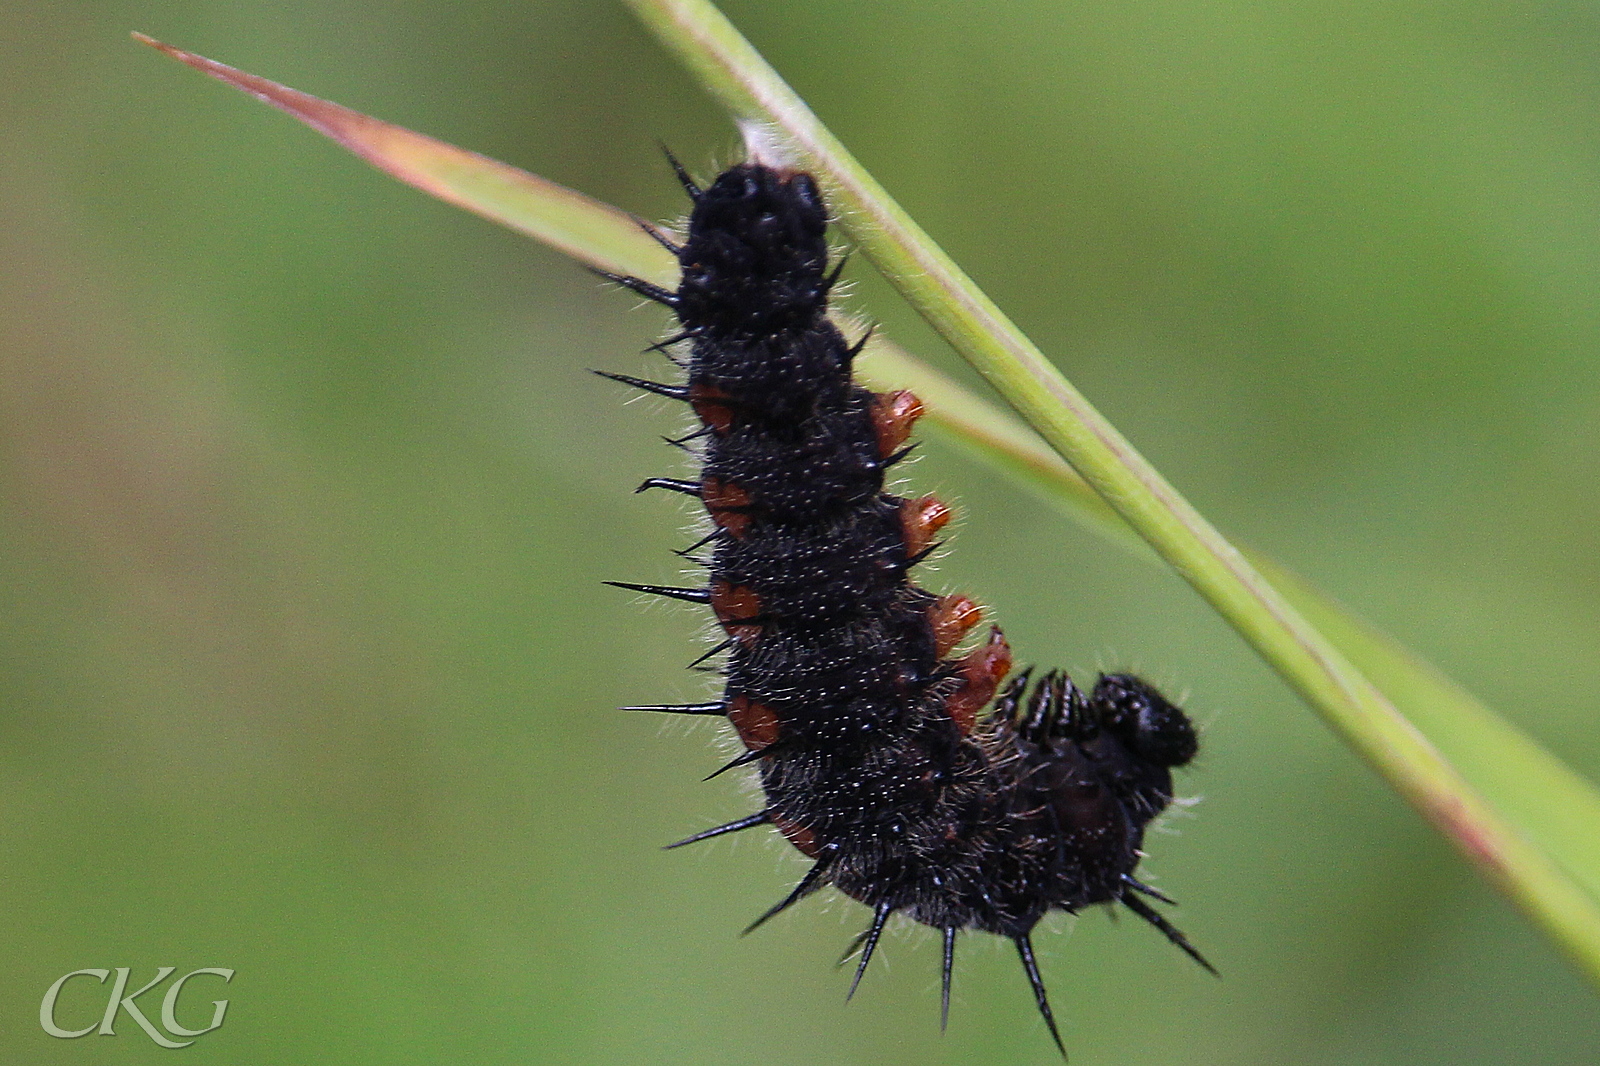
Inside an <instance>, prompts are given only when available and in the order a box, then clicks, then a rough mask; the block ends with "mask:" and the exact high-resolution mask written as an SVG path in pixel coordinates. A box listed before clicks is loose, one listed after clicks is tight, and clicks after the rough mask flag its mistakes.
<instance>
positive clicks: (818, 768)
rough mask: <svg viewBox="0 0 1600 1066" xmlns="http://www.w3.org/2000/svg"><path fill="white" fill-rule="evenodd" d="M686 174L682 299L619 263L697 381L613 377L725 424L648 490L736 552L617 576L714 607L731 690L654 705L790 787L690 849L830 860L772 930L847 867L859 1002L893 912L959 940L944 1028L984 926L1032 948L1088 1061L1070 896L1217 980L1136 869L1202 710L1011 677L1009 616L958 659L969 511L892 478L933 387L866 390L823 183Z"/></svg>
mask: <svg viewBox="0 0 1600 1066" xmlns="http://www.w3.org/2000/svg"><path fill="white" fill-rule="evenodd" d="M672 165H673V167H674V169H675V170H676V172H677V174H678V179H679V181H680V182H682V184H683V187H684V189H685V191H687V192H688V194H689V197H690V199H691V200H692V201H693V202H694V206H693V210H692V213H691V215H690V218H689V226H688V236H687V239H686V240H685V241H684V242H683V244H682V245H681V246H680V245H678V244H676V243H674V242H673V241H672V240H670V239H669V238H668V237H666V236H665V235H663V234H661V233H660V232H658V231H657V230H655V229H653V228H651V227H646V228H647V230H648V231H649V232H650V233H651V235H652V236H654V237H656V239H657V240H659V241H661V243H662V244H664V245H665V246H666V247H667V248H668V249H670V250H671V251H672V252H673V254H674V255H676V256H677V258H678V261H679V263H680V264H681V268H682V280H681V282H680V284H679V286H678V288H677V290H676V291H675V292H674V291H669V290H667V289H664V288H661V287H659V286H656V285H653V284H651V283H649V282H647V281H643V280H641V279H638V278H631V277H620V276H616V275H609V274H608V275H605V276H606V277H608V278H610V279H611V280H613V281H615V282H617V283H618V284H620V285H622V286H625V287H626V288H628V289H631V290H632V291H633V292H635V293H638V294H639V295H641V296H645V297H648V298H649V299H651V300H654V301H657V302H658V303H662V304H665V305H666V306H667V307H669V308H671V309H672V310H673V311H674V312H675V313H676V314H677V317H678V321H679V323H680V324H681V329H680V330H679V331H678V332H677V333H676V334H675V335H674V336H672V337H670V338H668V339H667V340H664V341H662V342H660V343H659V344H657V345H653V346H652V348H654V349H656V350H658V351H662V352H664V353H669V357H670V351H671V349H672V346H674V345H678V344H680V343H682V342H687V343H688V345H689V351H690V358H689V361H688V364H687V380H686V381H685V382H684V383H682V384H666V383H661V382H653V381H644V380H641V379H638V378H633V377H628V376H626V375H622V374H605V375H604V376H605V377H609V378H612V379H614V380H616V381H620V382H623V383H625V384H628V385H632V386H634V387H636V388H640V389H644V390H646V391H648V392H652V393H655V394H657V395H660V396H666V397H670V398H672V399H676V400H681V401H684V402H686V403H687V404H688V405H689V406H690V407H691V409H692V410H693V411H694V413H695V414H696V415H697V416H698V418H699V421H700V423H701V425H700V428H699V429H698V430H696V431H695V432H694V433H691V434H690V435H689V436H688V437H686V438H683V439H682V440H680V441H676V442H674V443H677V444H680V445H683V446H685V447H688V446H690V445H689V442H690V441H692V440H697V441H699V442H700V443H699V445H698V451H699V454H700V456H701V461H702V464H703V465H702V469H701V473H700V476H699V478H697V479H695V480H692V481H690V480H678V479H673V478H651V479H649V480H648V481H646V482H645V483H644V484H643V485H641V486H640V489H639V491H643V490H644V489H649V488H662V489H670V490H672V491H675V492H681V493H684V494H687V495H690V496H695V497H697V498H699V500H700V501H701V503H703V504H704V506H705V508H706V511H707V512H708V514H709V515H710V518H711V522H712V528H711V531H710V532H709V533H708V534H707V535H706V536H705V537H704V538H703V539H702V540H701V541H700V542H699V543H698V544H696V545H695V546H694V547H693V548H691V549H689V552H693V551H696V550H709V552H710V558H708V559H698V560H696V561H698V562H700V563H702V564H703V565H705V567H706V568H707V569H708V570H709V572H710V579H709V581H708V582H707V583H706V584H705V585H704V586H701V587H696V588H677V587H667V586H661V585H638V584H629V583H624V582H611V583H610V584H614V585H616V586H617V587H619V588H624V589H632V590H634V591H637V592H646V593H653V594H656V595H659V596H666V597H669V598H672V599H678V600H686V601H688V602H691V603H701V604H706V605H708V606H710V608H711V609H712V611H713V613H714V614H715V615H716V618H717V621H718V622H719V623H721V626H722V628H723V630H724V631H725V632H726V635H727V639H726V640H724V641H723V642H722V643H721V644H720V645H718V646H717V647H716V648H714V649H713V653H716V652H724V651H725V652H727V662H726V666H725V668H724V673H725V676H726V678H727V683H726V687H725V689H724V692H723V696H722V698H721V699H719V700H716V701H714V702H710V703H698V704H688V705H681V706H679V705H674V706H648V707H635V708H629V709H630V710H650V711H673V712H678V713H681V714H694V715H726V716H727V717H728V719H729V720H730V721H731V722H732V723H733V726H734V728H735V729H737V730H738V733H739V737H740V739H741V740H742V741H743V742H744V745H745V748H746V751H745V752H744V754H742V755H740V756H739V757H738V758H737V759H734V760H733V761H732V762H730V763H728V764H727V765H726V766H724V767H723V768H722V770H719V771H717V772H718V773H721V772H723V771H724V770H729V769H733V768H735V767H738V766H744V765H748V764H758V766H759V771H760V777H761V786H762V789H763V790H764V792H765V795H766V804H765V806H764V807H763V808H762V809H761V810H759V811H757V812H756V813H754V814H752V815H750V816H749V817H746V818H741V819H739V820H738V821H735V822H730V823H729V824H727V825H723V826H718V827H716V828H714V829H707V830H705V831H704V832H701V833H696V834H694V835H693V836H691V837H689V838H687V839H685V840H681V841H679V842H678V843H677V844H673V845H670V846H671V847H680V846H682V845H684V844H690V843H694V842H695V841H699V840H707V839H710V838H711V837H716V836H721V835H722V834H724V833H732V832H735V831H737V830H740V829H749V828H751V827H754V826H758V825H771V826H773V827H775V828H776V829H777V830H778V831H779V832H780V833H782V834H783V835H784V836H785V837H786V838H788V840H789V841H790V843H792V844H793V845H794V846H795V847H796V848H798V849H799V850H800V851H801V852H803V853H804V854H805V855H807V856H808V857H810V858H812V859H814V860H815V864H814V865H813V866H812V867H811V869H810V870H809V871H808V872H807V873H806V875H805V876H804V877H803V878H801V880H800V882H799V884H797V885H795V887H794V889H793V891H791V892H790V893H789V894H788V896H786V897H785V898H784V899H783V900H781V901H779V902H778V903H777V904H776V905H775V906H773V907H772V908H771V909H770V910H768V911H767V912H766V913H765V914H763V915H761V917H759V918H757V919H756V921H755V922H754V923H752V924H751V926H750V929H754V928H755V927H756V926H758V925H760V924H761V923H762V922H765V921H766V920H767V919H768V918H771V917H772V916H773V915H776V914H778V913H779V912H780V911H783V910H784V909H786V908H788V907H789V906H791V905H792V904H794V903H795V902H797V901H799V900H801V899H803V898H805V897H806V896H808V895H810V894H811V893H812V892H815V891H816V890H817V889H819V888H821V887H823V886H824V885H828V884H832V885H833V886H835V887H836V888H838V889H839V890H840V891H842V892H844V893H845V894H846V895H848V896H850V897H852V898H854V899H857V900H859V901H861V902H862V903H865V904H866V905H867V906H868V907H870V908H872V911H873V916H872V924H871V925H870V926H869V927H868V928H867V930H866V931H865V932H863V933H862V934H861V935H860V937H858V938H857V940H856V942H855V944H854V945H853V946H852V949H851V950H852V951H855V950H857V949H859V951H860V961H859V963H858V965H857V966H856V972H855V979H854V981H853V982H852V983H851V986H850V991H851V994H854V992H855V988H856V985H857V984H858V983H859V982H860V980H861V975H862V973H864V972H865V970H866V968H867V963H868V962H869V961H870V960H871V958H872V954H873V951H874V949H875V948H876V947H877V944H878V937H879V934H880V933H881V932H882V930H883V927H884V923H885V922H887V921H888V919H889V916H890V915H891V914H894V913H895V912H897V911H898V912H903V913H905V914H907V915H909V916H910V917H911V918H913V919H915V920H916V921H918V922H921V923H923V924H925V925H929V926H932V927H933V928H935V929H939V930H942V931H943V934H944V957H943V971H942V974H943V981H942V996H941V1025H943V1024H944V1022H945V1021H947V1020H948V1017H949V1010H950V973H951V966H952V960H953V957H954V951H955V937H956V933H957V931H959V930H962V929H978V930H982V931H984V932H988V933H996V934H998V935H1000V936H1004V937H1008V938H1010V939H1011V940H1013V941H1014V942H1015V943H1016V945H1017V951H1018V953H1019V954H1020V956H1021V958H1022V965H1023V969H1024V970H1025V971H1026V972H1027V977H1028V982H1029V984H1030V985H1031V986H1032V989H1033V994H1034V998H1035V1000H1036V1001H1037V1003H1038V1006H1039V1011H1040V1013H1041V1014H1042V1015H1043V1016H1044V1020H1045V1024H1046V1025H1047V1026H1048V1027H1049V1029H1050V1035H1051V1037H1052V1038H1053V1039H1054V1040H1055V1043H1056V1047H1057V1048H1058V1049H1060V1050H1061V1052H1062V1054H1063V1056H1064V1055H1065V1054H1066V1052H1065V1049H1064V1048H1063V1047H1062V1043H1061V1036H1060V1033H1059V1032H1058V1030H1057V1028H1056V1023H1055V1018H1054V1016H1053V1015H1052V1013H1051V1010H1050V1003H1049V1000H1048V998H1047V997H1046V994H1045V988H1044V983H1043V981H1042V980H1041V978H1040V976H1039V968H1038V966H1037V964H1036V963H1035V961H1034V954H1033V946H1032V943H1031V942H1030V939H1029V934H1030V932H1031V931H1032V929H1033V927H1034V925H1035V924H1036V923H1037V922H1038V921H1039V919H1040V918H1041V917H1043V916H1044V914H1045V913H1046V912H1047V911H1050V910H1052V909H1054V908H1060V909H1062V910H1065V911H1069V912H1073V911H1077V910H1079V909H1080V908H1082V907H1086V906H1088V905H1090V904H1094V903H1116V902H1120V903H1121V904H1122V905H1123V906H1125V907H1127V908H1128V909H1129V910H1131V911H1132V912H1133V913H1135V914H1137V915H1138V916H1139V917H1141V918H1143V919H1144V920H1145V921H1147V922H1149V923H1150V924H1151V925H1153V926H1155V927H1156V928H1157V929H1159V930H1160V931H1161V932H1162V933H1163V934H1165V936H1166V937H1167V939H1169V940H1171V941H1172V942H1173V943H1174V944H1176V945H1177V946H1178V947H1180V948H1182V949H1183V950H1184V951H1185V952H1187V953H1188V954H1189V955H1190V956H1191V957H1192V958H1194V960H1195V961H1196V962H1198V963H1199V964H1200V965H1201V966H1204V967H1205V968H1206V969H1207V970H1211V971H1212V972H1213V973H1215V972H1216V971H1215V970H1213V969H1212V967H1211V965H1210V964H1209V963H1208V962H1206V960H1205V959H1204V958H1203V957H1202V956H1201V955H1200V953H1199V952H1198V951H1196V950H1195V949H1194V948H1193V947H1192V946H1191V945H1190V944H1189V942H1188V940H1187V939H1185V938H1184V936H1183V934H1182V933H1180V932H1179V931H1178V930H1177V929H1175V928H1173V927H1172V926H1171V925H1170V924H1168V923H1167V921H1166V919H1165V918H1163V917H1162V916H1161V915H1160V914H1159V913H1158V912H1157V911H1156V910H1155V909H1154V908H1153V907H1152V906H1151V905H1150V904H1149V903H1147V902H1146V901H1145V900H1144V899H1143V898H1142V897H1145V896H1148V897H1151V898H1153V899H1157V900H1161V901H1163V902H1166V903H1171V902H1172V901H1171V900H1169V899H1167V898H1166V897H1165V896H1163V895H1162V894H1161V893H1159V892H1157V891H1155V890H1154V889H1152V888H1150V887H1148V886H1146V885H1144V884H1141V883H1140V882H1139V881H1138V880H1136V879H1135V878H1134V876H1133V872H1134V869H1135V867H1136V866H1137V865H1138V862H1139V859H1140V857H1141V852H1140V850H1139V849H1140V844H1141V842H1142V840H1143V836H1144V830H1145V827H1146V826H1147V825H1148V824H1149V822H1150V820H1151V819H1152V818H1154V817H1155V816H1156V815H1158V814H1160V813H1161V811H1162V810H1164V809H1165V808H1166V807H1167V805H1168V804H1169V803H1170V802H1171V801H1172V775H1171V767H1174V766H1182V765H1184V764H1185V763H1187V762H1189V761H1190V760H1191V759H1192V758H1193V757H1194V755H1195V751H1196V747H1197V742H1196V737H1195V731H1194V728H1193V727H1192V726H1191V724H1190V722H1189V720H1188V719H1187V718H1186V717H1185V716H1184V714H1183V712H1182V711H1181V710H1179V709H1178V708H1177V707H1175V706H1173V705H1172V704H1171V703H1169V702H1167V700H1165V699H1164V698H1163V697H1162V696H1161V694H1160V693H1158V692H1157V691H1156V690H1155V689H1154V688H1152V687H1151V686H1150V685H1148V684H1146V683H1145V682H1144V681H1141V680H1140V679H1138V678H1136V677H1131V676H1128V675H1125V674H1112V675H1107V676H1102V677H1101V678H1100V679H1099V681H1098V682H1097V683H1096V685H1095V687H1094V691H1093V692H1091V693H1085V692H1083V691H1082V690H1080V689H1079V688H1077V687H1076V686H1075V685H1074V684H1073V683H1072V681H1071V680H1070V679H1069V678H1068V677H1067V676H1066V675H1065V674H1064V673H1060V672H1052V673H1049V674H1046V675H1044V676H1043V677H1041V678H1040V679H1039V680H1038V681H1037V682H1035V683H1034V685H1033V688H1032V691H1031V692H1030V691H1028V682H1029V672H1026V671H1024V672H1023V673H1022V674H1021V675H1020V676H1018V677H1016V678H1015V679H1013V680H1012V681H1011V682H1010V683H1009V684H1007V685H1006V686H1005V688H1004V689H1003V690H1001V689H1000V685H1001V682H1002V681H1003V680H1004V679H1005V677H1006V675H1007V674H1008V673H1009V672H1010V670H1011V651H1010V648H1009V647H1008V646H1007V644H1006V641H1005V638H1004V636H1002V635H1001V632H1000V630H999V629H998V628H992V629H990V631H989V635H988V638H987V639H986V640H985V641H983V642H982V643H981V644H980V645H979V646H978V647H977V648H975V649H973V650H971V651H969V652H967V653H966V654H965V655H962V656H960V657H959V658H952V657H951V653H952V651H953V649H955V647H956V645H957V644H958V643H959V642H960V641H961V640H962V638H963V637H964V636H965V635H966V634H967V632H968V631H969V630H971V629H972V628H973V626H975V625H976V624H977V623H978V620H979V618H980V617H981V615H982V609H981V608H980V607H978V606H977V605H976V604H974V603H973V602H972V601H971V600H969V599H967V598H966V597H964V596H959V595H955V596H944V597H937V596H934V595H932V594H931V593H928V592H925V591H924V590H922V589H920V588H918V587H917V586H916V585H914V584H913V583H912V582H911V580H910V571H911V568H912V567H914V566H916V565H917V563H919V562H920V561H922V560H923V559H924V558H925V557H926V556H927V555H928V554H929V552H931V551H933V550H934V548H935V547H936V545H935V544H934V536H935V534H936V532H937V531H938V530H939V528H940V527H941V526H942V525H943V524H944V523H945V522H946V521H947V520H948V519H949V511H948V509H947V508H946V507H945V506H944V505H943V504H941V503H940V502H939V501H938V500H936V499H934V498H933V497H931V496H928V497H923V498H921V499H915V500H908V499H901V498H898V497H895V496H892V495H890V494H888V493H886V492H885V491H884V474H885V471H887V470H888V469H889V468H890V467H891V466H893V465H894V464H895V463H896V462H897V461H898V460H900V459H901V458H902V457H903V456H904V455H905V454H906V452H907V451H908V450H909V449H908V448H907V447H906V446H905V443H906V440H907V438H908V436H909V435H910V431H911V426H912V423H913V422H914V421H915V420H916V418H917V417H918V416H919V415H920V414H921V404H920V403H919V402H918V401H917V399H916V397H915V396H913V395H912V394H910V393H908V392H893V393H887V394H875V393H872V392H869V391H867V390H866V389H864V388H861V387H860V386H858V385H856V384H855V383H854V382H853V381H852V378H851V365H852V362H853V360H854V358H855V356H856V355H857V353H858V352H860V350H861V348H862V346H863V344H864V343H865V338H863V339H862V340H861V341H858V342H856V343H854V344H851V343H849V342H847V341H846V340H845V338H844V336H843V334H841V333H840V331H839V329H838V328H837V327H836V326H835V325H834V324H833V323H832V322H831V321H830V320H829V318H828V316H827V307H828V294H829V291H830V290H831V289H832V287H833V285H834V282H835V281H836V280H837V278H838V276H839V268H838V267H837V266H835V267H834V268H833V269H832V270H831V271H830V268H829V250H828V245H827V242H826V239H825V232H826V229H827V224H828V215H827V209H826V207H825V205H824V203H823V200H822V197H821V195H820V193H819V192H818V190H817V186H816V184H815V182H814V181H813V180H812V178H811V177H810V176H809V175H807V174H805V173H801V172H797V171H795V170H792V169H786V168H778V167H771V166H767V165H764V164H762V163H760V162H749V163H743V164H740V165H737V166H734V167H732V168H731V169H729V170H727V171H725V172H724V173H722V174H721V175H719V176H718V177H717V178H716V179H715V180H714V181H713V182H712V183H711V184H710V186H709V187H707V188H704V189H702V188H700V187H699V186H697V185H696V184H695V183H694V181H692V180H691V179H690V178H689V176H688V175H687V174H686V173H685V172H684V170H683V168H682V167H681V166H679V165H678V164H677V162H676V161H675V160H674V161H673V164H672ZM841 265H842V262H841ZM674 361H675V362H676V361H677V360H676V359H675V360H674ZM679 365H680V366H683V365H684V364H682V363H681V362H680V363H679ZM691 557H692V556H691ZM709 654H712V653H708V656H709ZM997 691H999V697H998V699H996V698H995V697H996V692H997ZM991 700H994V705H993V710H992V711H991V712H990V713H989V714H987V715H983V714H981V712H982V711H983V709H984V708H985V707H986V706H987V705H988V704H989V703H990V701H991ZM713 776H715V775H713ZM746 931H747V932H748V931H749V930H746ZM848 955H849V953H848V952H847V954H846V957H848Z"/></svg>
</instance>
